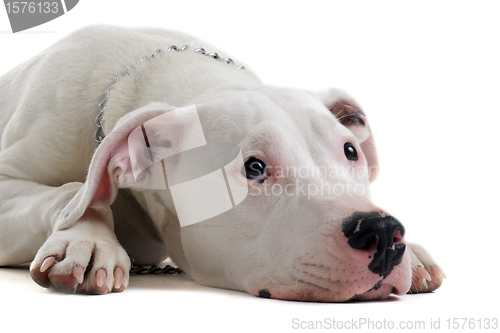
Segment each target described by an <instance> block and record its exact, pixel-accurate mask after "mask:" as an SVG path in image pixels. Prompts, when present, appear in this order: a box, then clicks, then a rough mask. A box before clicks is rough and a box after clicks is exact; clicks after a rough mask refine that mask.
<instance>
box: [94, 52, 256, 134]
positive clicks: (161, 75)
mask: <svg viewBox="0 0 500 333" xmlns="http://www.w3.org/2000/svg"><path fill="white" fill-rule="evenodd" d="M197 51H198V52H193V50H191V51H189V48H186V49H185V50H182V51H176V50H175V49H174V50H172V49H170V51H168V49H167V50H165V51H160V52H158V51H155V52H156V54H154V56H146V57H143V58H141V60H139V61H138V63H136V64H134V65H132V66H129V67H128V68H127V70H126V71H125V72H124V73H123V74H121V75H119V76H118V77H117V78H116V79H115V83H114V84H113V85H112V86H110V88H109V89H108V91H107V92H106V98H105V100H104V101H103V102H104V103H102V104H104V105H102V110H103V114H102V121H101V123H103V133H102V134H103V135H105V134H107V133H110V132H111V131H112V130H113V128H114V127H115V124H116V123H117V121H118V120H119V119H120V118H121V117H123V116H124V115H125V114H127V113H129V112H131V111H133V110H135V109H138V108H140V107H141V106H144V105H147V104H149V103H152V102H162V103H166V104H169V105H171V106H172V107H173V108H176V107H182V106H186V105H189V104H193V101H194V100H195V99H196V98H197V97H198V96H200V95H203V94H204V93H206V92H207V91H208V90H210V89H213V88H216V87H219V86H221V85H225V84H229V83H237V82H252V83H260V81H259V80H258V79H257V77H256V76H255V75H254V74H253V73H252V72H251V71H249V70H246V69H244V68H242V66H238V65H235V64H234V63H233V62H231V61H230V59H223V58H219V57H218V56H216V55H214V53H211V54H205V53H204V50H203V51H201V52H200V51H199V49H198V50H197Z"/></svg>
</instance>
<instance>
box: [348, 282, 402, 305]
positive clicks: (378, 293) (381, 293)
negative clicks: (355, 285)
mask: <svg viewBox="0 0 500 333" xmlns="http://www.w3.org/2000/svg"><path fill="white" fill-rule="evenodd" d="M383 281H384V279H382V280H380V281H378V282H377V283H376V284H375V285H374V286H373V287H371V288H370V289H369V290H367V291H366V292H364V293H362V294H356V295H354V296H353V297H351V298H350V299H349V302H351V301H375V300H381V299H384V298H387V297H389V295H390V294H398V289H397V288H396V287H394V286H393V285H391V284H388V283H383Z"/></svg>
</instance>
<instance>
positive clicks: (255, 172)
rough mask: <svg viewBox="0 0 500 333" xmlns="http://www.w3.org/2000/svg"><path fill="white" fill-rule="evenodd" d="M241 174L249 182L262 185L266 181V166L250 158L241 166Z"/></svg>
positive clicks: (256, 159)
mask: <svg viewBox="0 0 500 333" xmlns="http://www.w3.org/2000/svg"><path fill="white" fill-rule="evenodd" d="M241 173H242V174H243V175H244V176H245V177H247V179H250V180H256V181H257V182H259V183H261V184H262V183H263V182H264V181H265V180H266V177H267V175H266V164H265V163H264V162H262V161H261V160H259V159H258V158H255V157H250V158H249V159H248V160H247V161H246V162H245V165H244V166H243V168H242V170H241Z"/></svg>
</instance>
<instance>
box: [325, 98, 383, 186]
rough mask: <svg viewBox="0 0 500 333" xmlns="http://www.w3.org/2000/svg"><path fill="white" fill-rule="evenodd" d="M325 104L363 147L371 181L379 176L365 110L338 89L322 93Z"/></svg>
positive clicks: (375, 153)
mask: <svg viewBox="0 0 500 333" xmlns="http://www.w3.org/2000/svg"><path fill="white" fill-rule="evenodd" d="M320 98H321V100H322V101H323V104H325V106H326V107H327V108H328V109H329V110H330V112H331V113H332V114H333V115H334V116H335V117H336V118H337V120H338V121H339V122H340V123H341V124H342V125H344V126H345V127H347V128H349V130H351V132H352V133H353V134H354V136H356V138H357V139H358V140H359V142H360V145H361V150H362V151H363V154H364V156H365V158H366V160H367V164H368V172H369V175H370V181H373V180H374V179H375V178H376V176H377V174H378V158H377V152H376V149H375V143H374V140H373V134H372V131H371V129H370V125H369V124H368V120H367V118H366V116H365V113H364V112H363V110H362V109H361V108H360V107H359V105H358V104H357V103H356V102H355V101H354V99H353V98H352V97H350V96H349V95H347V94H346V93H345V92H343V91H341V90H338V89H330V90H327V91H324V92H321V93H320Z"/></svg>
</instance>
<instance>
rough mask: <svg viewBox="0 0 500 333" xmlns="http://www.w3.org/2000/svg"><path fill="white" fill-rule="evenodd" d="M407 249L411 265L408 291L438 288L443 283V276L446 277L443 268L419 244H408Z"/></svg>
mask: <svg viewBox="0 0 500 333" xmlns="http://www.w3.org/2000/svg"><path fill="white" fill-rule="evenodd" d="M407 249H408V253H409V254H410V258H411V267H412V282H411V288H410V291H409V293H410V294H415V293H428V292H431V291H433V290H436V289H437V288H439V287H440V286H441V284H442V283H443V278H445V277H446V275H445V274H444V272H443V270H442V269H441V268H440V267H439V266H438V265H437V264H436V263H435V262H434V260H433V259H432V258H431V256H430V255H429V253H427V251H426V250H425V249H424V248H423V247H421V246H420V245H417V244H408V246H407Z"/></svg>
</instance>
